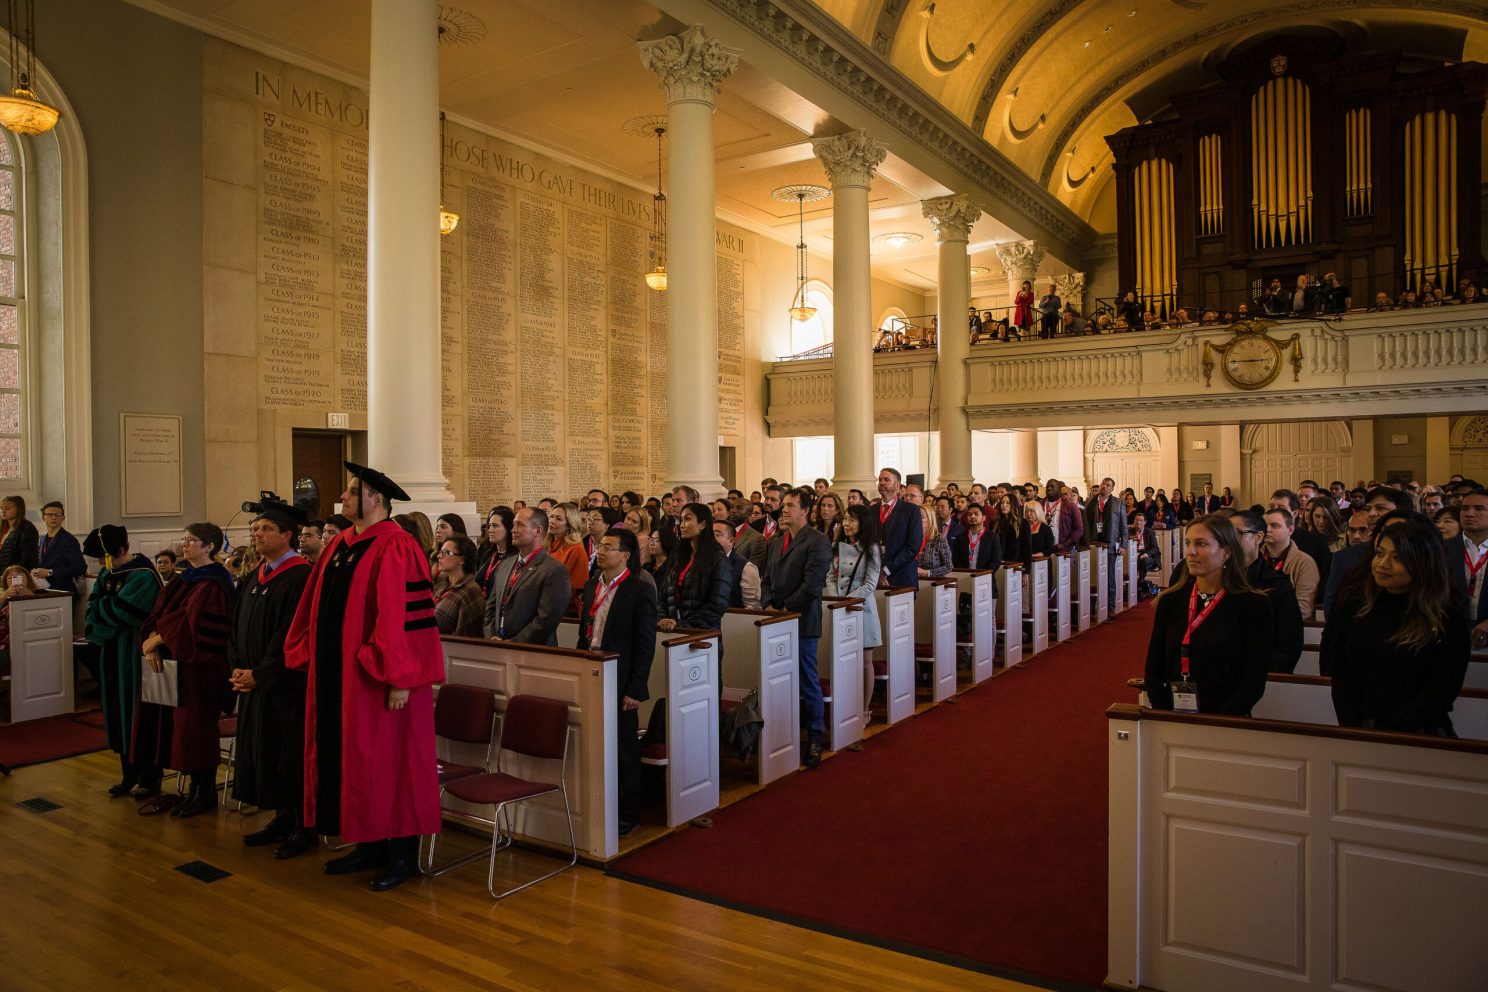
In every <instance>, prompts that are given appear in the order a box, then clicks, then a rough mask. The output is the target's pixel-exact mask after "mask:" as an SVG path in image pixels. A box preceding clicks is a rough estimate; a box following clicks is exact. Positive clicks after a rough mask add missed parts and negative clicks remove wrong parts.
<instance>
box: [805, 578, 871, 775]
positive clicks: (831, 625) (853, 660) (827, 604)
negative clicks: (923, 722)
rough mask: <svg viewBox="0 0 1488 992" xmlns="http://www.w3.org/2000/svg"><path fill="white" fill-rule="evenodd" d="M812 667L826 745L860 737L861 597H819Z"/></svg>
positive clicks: (838, 745) (835, 747)
mask: <svg viewBox="0 0 1488 992" xmlns="http://www.w3.org/2000/svg"><path fill="white" fill-rule="evenodd" d="M821 610H822V636H821V640H820V641H819V642H818V643H817V649H816V670H817V675H818V677H819V678H820V679H821V682H822V696H823V698H824V699H825V700H826V720H827V747H828V748H830V749H831V750H833V751H841V750H842V749H843V748H845V747H847V746H848V745H849V744H856V743H857V742H858V741H860V740H862V739H863V601H862V600H861V599H848V598H839V597H835V596H833V597H823V598H822V607H821Z"/></svg>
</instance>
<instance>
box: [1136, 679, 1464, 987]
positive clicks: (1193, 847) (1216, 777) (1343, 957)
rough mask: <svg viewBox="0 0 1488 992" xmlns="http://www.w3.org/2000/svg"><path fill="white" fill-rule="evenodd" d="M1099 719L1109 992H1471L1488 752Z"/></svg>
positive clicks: (1252, 723)
mask: <svg viewBox="0 0 1488 992" xmlns="http://www.w3.org/2000/svg"><path fill="white" fill-rule="evenodd" d="M1107 717H1108V736H1107V741H1108V770H1109V776H1110V779H1109V782H1110V785H1109V788H1110V793H1109V815H1110V847H1109V850H1110V860H1109V863H1108V868H1109V890H1108V899H1109V903H1108V914H1107V918H1108V940H1107V948H1108V951H1107V953H1108V965H1107V968H1108V970H1107V986H1108V987H1112V988H1129V989H1136V988H1162V989H1244V990H1247V992H1250V990H1255V992H1279V990H1283V989H1285V990H1295V989H1318V990H1322V989H1335V988H1343V987H1347V988H1375V989H1378V988H1397V989H1398V988H1419V989H1432V990H1441V992H1466V990H1469V989H1477V988H1480V987H1481V985H1482V967H1483V952H1482V940H1481V933H1480V930H1481V911H1482V910H1484V909H1488V852H1485V848H1488V827H1485V824H1488V818H1485V816H1484V808H1485V807H1484V803H1485V800H1484V796H1485V795H1488V744H1485V743H1484V742H1480V741H1465V740H1452V739H1442V738H1434V737H1424V736H1417V735H1410V734H1391V733H1380V732H1376V731H1367V730H1353V729H1340V728H1333V727H1324V726H1318V725H1305V724H1289V723H1279V722H1275V723H1273V722H1270V721H1262V720H1250V719H1244V718H1236V717H1218V716H1207V715H1190V714H1174V713H1166V712H1163V713H1158V712H1153V711H1150V710H1143V709H1140V708H1139V707H1136V706H1130V705H1117V706H1113V707H1111V709H1110V710H1108V712H1107ZM1404 906H1409V907H1410V911H1409V912H1408V913H1403V912H1389V911H1387V910H1388V908H1389V907H1404Z"/></svg>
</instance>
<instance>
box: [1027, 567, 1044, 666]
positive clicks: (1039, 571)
mask: <svg viewBox="0 0 1488 992" xmlns="http://www.w3.org/2000/svg"><path fill="white" fill-rule="evenodd" d="M1023 600H1024V608H1023V615H1024V620H1023V623H1024V627H1025V628H1026V629H1027V632H1028V636H1027V638H1026V640H1025V643H1024V649H1023V651H1024V656H1025V657H1027V656H1030V655H1035V654H1038V653H1039V652H1040V651H1045V650H1048V647H1049V559H1047V558H1045V557H1044V556H1043V555H1034V556H1033V560H1032V561H1030V562H1029V563H1028V567H1026V568H1025V569H1024V570H1023Z"/></svg>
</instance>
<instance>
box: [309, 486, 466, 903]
mask: <svg viewBox="0 0 1488 992" xmlns="http://www.w3.org/2000/svg"><path fill="white" fill-rule="evenodd" d="M346 468H347V471H348V472H350V473H351V481H350V482H349V483H348V484H347V487H346V492H344V493H342V494H341V503H342V506H343V512H344V513H345V515H346V516H348V517H350V518H351V521H352V524H353V525H354V528H355V529H354V530H352V531H343V532H341V533H340V534H337V535H336V537H335V538H334V539H333V540H332V541H331V542H330V543H329V544H327V545H326V547H325V549H324V550H323V551H322V552H321V555H320V560H319V561H317V562H316V563H315V568H314V570H313V571H312V572H311V573H310V579H309V582H308V583H307V584H306V587H305V593H304V596H303V597H302V598H301V599H300V605H299V608H298V609H297V610H296V611H295V617H294V620H293V622H292V623H291V624H290V628H289V634H288V636H287V637H286V638H285V644H284V661H285V665H286V667H288V668H292V669H304V670H306V671H307V672H308V685H307V689H306V694H305V806H304V817H305V821H304V822H305V826H306V827H313V828H315V830H316V831H317V832H319V833H321V834H324V835H329V836H334V835H340V836H341V837H343V838H344V839H346V840H348V841H352V842H355V843H356V850H355V851H353V852H352V853H350V854H348V855H346V856H344V857H340V858H336V859H334V860H332V861H328V862H326V865H325V871H326V874H328V875H349V874H352V873H353V872H358V871H365V870H369V869H379V873H378V874H377V876H376V877H374V878H373V880H372V888H373V889H374V890H376V891H379V892H382V891H386V890H387V889H391V888H394V887H396V886H398V885H401V884H403V882H405V881H407V880H408V878H409V877H410V876H412V875H413V874H414V873H415V872H416V871H417V870H418V843H419V837H420V835H422V834H433V833H438V832H439V830H440V825H441V822H442V820H441V816H440V809H439V781H438V773H437V764H436V757H435V753H434V697H433V689H432V686H433V685H434V683H436V682H442V681H443V680H444V654H443V651H442V649H441V647H440V643H439V630H438V628H437V627H436V625H435V622H434V601H433V599H432V595H431V594H432V590H431V588H430V584H429V564H428V559H426V558H425V557H424V553H423V551H422V550H421V549H420V548H419V546H418V544H417V542H415V541H414V539H413V538H412V537H410V536H408V534H406V533H405V532H404V531H403V530H402V528H400V527H399V526H398V525H397V524H395V523H393V522H392V521H391V520H390V519H388V518H389V516H390V514H391V511H390V509H389V504H390V503H391V501H392V500H395V499H401V500H407V499H408V498H409V497H408V494H407V493H405V492H404V491H403V489H402V488H401V487H400V486H399V485H398V484H397V483H396V482H394V481H393V480H391V479H389V478H388V477H387V476H386V475H384V474H382V473H381V472H378V471H377V470H375V469H369V468H366V467H364V466H361V465H356V464H353V463H352V462H347V463H346Z"/></svg>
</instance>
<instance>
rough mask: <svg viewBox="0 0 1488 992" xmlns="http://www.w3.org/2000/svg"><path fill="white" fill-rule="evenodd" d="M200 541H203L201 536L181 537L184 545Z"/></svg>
mask: <svg viewBox="0 0 1488 992" xmlns="http://www.w3.org/2000/svg"><path fill="white" fill-rule="evenodd" d="M200 543H202V542H201V540H200V539H199V538H195V537H183V538H181V544H182V546H183V547H184V546H185V545H187V544H200Z"/></svg>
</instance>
